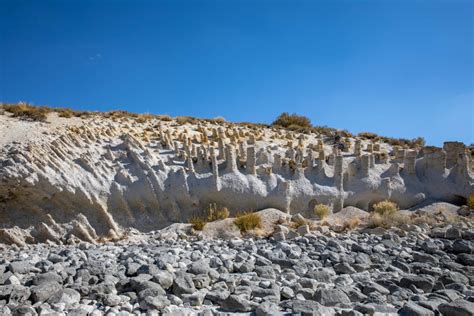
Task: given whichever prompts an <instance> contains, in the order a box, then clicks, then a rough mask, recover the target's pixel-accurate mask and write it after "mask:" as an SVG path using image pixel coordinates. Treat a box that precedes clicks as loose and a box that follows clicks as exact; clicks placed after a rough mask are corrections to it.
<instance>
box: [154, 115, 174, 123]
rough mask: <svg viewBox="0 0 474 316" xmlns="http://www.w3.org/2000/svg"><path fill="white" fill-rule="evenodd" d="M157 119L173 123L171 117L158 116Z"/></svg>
mask: <svg viewBox="0 0 474 316" xmlns="http://www.w3.org/2000/svg"><path fill="white" fill-rule="evenodd" d="M156 118H157V119H159V120H160V121H164V122H169V121H172V120H173V118H172V117H171V116H169V115H166V114H165V115H157V116H156Z"/></svg>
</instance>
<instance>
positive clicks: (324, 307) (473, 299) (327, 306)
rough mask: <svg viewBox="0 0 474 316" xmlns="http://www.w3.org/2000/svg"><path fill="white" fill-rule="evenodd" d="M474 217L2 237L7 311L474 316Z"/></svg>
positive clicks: (1, 282) (0, 293) (0, 286)
mask: <svg viewBox="0 0 474 316" xmlns="http://www.w3.org/2000/svg"><path fill="white" fill-rule="evenodd" d="M473 236H474V230H473V228H472V227H464V228H456V227H455V226H449V225H448V226H446V227H444V228H437V229H435V230H430V229H429V228H427V227H426V225H425V226H424V225H421V226H414V225H407V227H405V229H390V230H384V229H376V230H373V231H371V233H370V234H368V233H363V232H358V231H354V232H347V233H341V234H337V233H334V232H332V231H328V230H323V229H319V230H314V231H312V232H303V231H301V230H300V235H299V236H293V237H294V238H291V239H286V240H280V241H277V240H275V239H274V238H273V237H270V238H268V237H267V238H263V237H262V238H255V237H253V238H232V239H230V240H224V239H202V238H199V237H196V236H192V235H189V234H186V233H183V232H181V231H180V230H176V232H171V233H170V231H169V230H168V231H166V230H164V231H157V232H151V233H148V234H140V233H136V234H133V232H132V233H130V234H129V237H128V238H127V239H125V240H122V241H119V242H115V243H102V244H91V243H86V242H80V243H79V244H74V245H53V244H48V243H43V244H35V245H27V246H25V247H22V248H19V247H18V246H16V245H13V246H6V245H2V246H0V250H1V255H0V314H1V315H10V314H14V315H37V314H38V315H64V314H67V315H104V314H105V315H130V314H134V315H159V314H160V313H161V314H164V315H197V314H199V315H225V314H228V313H243V314H245V315H254V314H256V315H280V314H283V315H285V314H286V315H290V314H301V315H360V314H376V313H393V314H396V313H400V314H403V315H440V314H441V315H456V316H459V315H473V314H474V243H473V242H472V237H473Z"/></svg>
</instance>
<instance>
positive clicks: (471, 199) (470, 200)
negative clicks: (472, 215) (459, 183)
mask: <svg viewBox="0 0 474 316" xmlns="http://www.w3.org/2000/svg"><path fill="white" fill-rule="evenodd" d="M466 205H467V206H468V207H469V208H470V209H474V194H471V195H469V196H468V197H467V199H466Z"/></svg>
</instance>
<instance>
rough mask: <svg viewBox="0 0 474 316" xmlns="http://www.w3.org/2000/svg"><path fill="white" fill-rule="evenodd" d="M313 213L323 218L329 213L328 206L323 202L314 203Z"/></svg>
mask: <svg viewBox="0 0 474 316" xmlns="http://www.w3.org/2000/svg"><path fill="white" fill-rule="evenodd" d="M313 213H314V215H316V216H317V217H318V218H319V219H325V218H326V217H328V215H329V207H328V206H327V205H325V204H316V205H315V206H314V209H313Z"/></svg>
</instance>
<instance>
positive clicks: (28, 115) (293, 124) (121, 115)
mask: <svg viewBox="0 0 474 316" xmlns="http://www.w3.org/2000/svg"><path fill="white" fill-rule="evenodd" d="M0 108H2V109H4V110H5V111H7V112H10V113H12V114H13V116H14V117H18V118H20V119H23V120H30V121H39V122H45V121H46V120H47V115H48V114H49V113H53V112H56V113H58V116H59V117H63V118H71V117H89V116H93V115H99V116H102V117H105V118H111V119H114V120H117V119H125V118H131V119H135V120H136V121H137V122H138V123H145V122H146V121H148V120H151V119H157V120H161V121H165V122H168V121H172V120H173V118H172V117H171V116H169V115H155V114H147V113H145V114H137V113H132V112H128V111H123V110H114V111H108V112H92V111H76V110H72V109H70V108H53V107H48V106H35V105H31V104H29V103H26V102H19V103H15V104H13V103H0ZM174 120H176V123H177V124H179V125H183V124H196V123H198V122H210V123H214V124H219V125H228V126H232V125H234V126H246V127H248V128H254V129H256V130H257V129H258V128H270V127H275V128H284V129H287V130H290V131H293V132H298V133H303V134H311V133H316V134H320V135H324V136H331V137H333V136H335V135H339V136H341V137H354V135H353V134H351V133H350V132H349V131H347V130H338V129H335V128H332V127H327V126H312V125H311V121H310V119H309V118H307V117H305V116H301V115H297V114H289V113H288V112H285V113H282V114H280V115H279V116H278V117H277V118H276V120H275V121H274V122H273V123H272V124H271V125H268V124H262V123H251V122H240V123H230V122H227V121H226V120H225V119H224V118H223V117H220V116H218V117H215V118H212V119H200V118H196V117H192V116H178V117H176V118H174ZM358 137H359V138H362V139H367V140H372V141H378V142H385V143H388V144H390V145H392V146H402V147H407V148H414V147H422V146H424V145H425V140H424V139H423V138H422V137H417V138H415V139H412V140H409V139H403V138H392V137H385V136H380V135H377V134H375V133H369V132H362V133H359V134H358Z"/></svg>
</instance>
